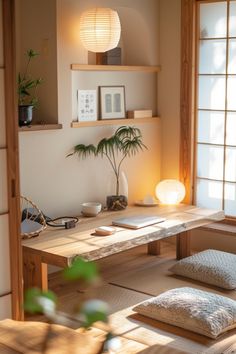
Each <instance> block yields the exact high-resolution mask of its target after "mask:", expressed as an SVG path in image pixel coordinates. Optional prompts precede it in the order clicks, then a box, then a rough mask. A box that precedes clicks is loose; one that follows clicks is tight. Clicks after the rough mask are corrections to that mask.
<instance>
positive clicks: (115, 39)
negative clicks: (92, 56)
mask: <svg viewBox="0 0 236 354" xmlns="http://www.w3.org/2000/svg"><path fill="white" fill-rule="evenodd" d="M120 33H121V26H120V19H119V16H118V14H117V12H116V11H114V10H112V9H109V8H94V9H91V10H88V11H86V12H84V13H83V14H82V16H81V18H80V39H81V41H82V44H83V46H84V47H85V48H86V49H87V50H89V51H90V52H95V53H104V52H106V51H108V50H110V49H113V48H115V47H117V45H118V43H119V40H120Z"/></svg>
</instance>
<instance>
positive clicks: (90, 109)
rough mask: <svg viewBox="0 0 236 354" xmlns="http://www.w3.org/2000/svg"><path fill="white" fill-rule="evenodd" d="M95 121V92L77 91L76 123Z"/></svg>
mask: <svg viewBox="0 0 236 354" xmlns="http://www.w3.org/2000/svg"><path fill="white" fill-rule="evenodd" d="M95 120H97V91H96V90H78V121H79V122H90V121H95Z"/></svg>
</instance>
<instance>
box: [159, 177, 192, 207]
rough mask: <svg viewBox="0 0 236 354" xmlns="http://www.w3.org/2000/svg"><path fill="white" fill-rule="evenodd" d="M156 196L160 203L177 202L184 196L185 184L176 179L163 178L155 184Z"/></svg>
mask: <svg viewBox="0 0 236 354" xmlns="http://www.w3.org/2000/svg"><path fill="white" fill-rule="evenodd" d="M156 197H157V198H158V199H159V201H160V202H161V203H162V204H179V203H180V202H181V201H182V200H183V199H184V197H185V186H184V185H183V183H181V182H180V181H178V180H177V179H165V180H163V181H161V182H160V183H158V185H157V186H156Z"/></svg>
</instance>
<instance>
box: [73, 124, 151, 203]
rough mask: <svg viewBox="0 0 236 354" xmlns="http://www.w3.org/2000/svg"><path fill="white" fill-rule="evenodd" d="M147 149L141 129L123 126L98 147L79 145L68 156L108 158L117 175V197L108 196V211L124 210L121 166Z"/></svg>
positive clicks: (125, 197) (124, 200)
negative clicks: (121, 192) (126, 160)
mask: <svg viewBox="0 0 236 354" xmlns="http://www.w3.org/2000/svg"><path fill="white" fill-rule="evenodd" d="M146 148H147V147H146V146H145V145H144V143H143V142H142V134H141V131H140V129H138V128H136V127H130V126H122V127H120V128H118V129H117V130H116V131H115V133H114V134H113V135H112V136H111V137H109V138H103V139H102V140H101V141H99V143H98V144H97V146H95V145H93V144H89V145H84V144H78V145H76V146H75V147H74V151H73V152H72V153H70V154H69V155H67V156H72V155H75V154H76V155H78V156H79V157H80V158H87V157H89V156H92V155H93V156H95V157H98V156H100V157H106V158H107V160H108V161H109V163H110V165H111V167H112V170H113V172H114V175H115V181H116V182H115V183H116V186H115V191H116V193H115V195H110V196H107V208H108V210H122V209H125V208H126V206H127V205H128V199H127V196H125V195H120V176H121V166H122V163H123V162H124V160H125V159H126V158H127V157H131V156H134V155H136V154H137V153H138V152H139V151H141V150H143V149H146Z"/></svg>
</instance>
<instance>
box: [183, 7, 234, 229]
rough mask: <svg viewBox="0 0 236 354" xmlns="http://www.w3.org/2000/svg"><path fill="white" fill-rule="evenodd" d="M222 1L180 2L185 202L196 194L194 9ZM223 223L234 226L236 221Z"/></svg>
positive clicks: (196, 58)
mask: <svg viewBox="0 0 236 354" xmlns="http://www.w3.org/2000/svg"><path fill="white" fill-rule="evenodd" d="M222 1H226V0H181V87H180V180H181V181H182V182H183V183H184V185H185V187H186V198H185V202H186V203H195V194H196V191H195V181H196V161H195V160H196V152H195V150H196V146H197V141H196V128H197V119H196V112H197V98H196V95H197V62H198V39H199V38H198V33H197V30H196V21H198V19H197V14H198V11H197V7H198V6H199V3H211V2H222ZM227 1H229V0H227ZM223 222H224V223H228V224H235V225H236V218H233V217H227V218H226V219H225V220H224V221H223Z"/></svg>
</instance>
